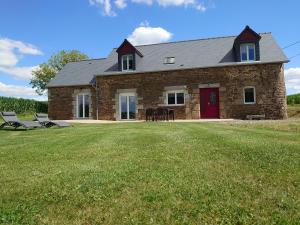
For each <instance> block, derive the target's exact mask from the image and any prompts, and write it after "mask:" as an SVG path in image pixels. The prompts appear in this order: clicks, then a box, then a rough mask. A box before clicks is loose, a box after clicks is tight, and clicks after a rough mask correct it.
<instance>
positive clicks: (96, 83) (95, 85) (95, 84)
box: [92, 76, 99, 120]
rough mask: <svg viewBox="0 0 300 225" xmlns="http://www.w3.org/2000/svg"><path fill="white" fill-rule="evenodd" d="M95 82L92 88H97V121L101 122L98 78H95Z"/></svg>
mask: <svg viewBox="0 0 300 225" xmlns="http://www.w3.org/2000/svg"><path fill="white" fill-rule="evenodd" d="M94 81H95V82H93V85H92V86H93V87H94V88H95V91H96V120H99V102H98V101H99V87H98V82H97V77H96V76H94Z"/></svg>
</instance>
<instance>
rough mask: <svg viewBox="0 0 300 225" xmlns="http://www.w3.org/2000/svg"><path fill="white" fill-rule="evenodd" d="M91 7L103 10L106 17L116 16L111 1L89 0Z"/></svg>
mask: <svg viewBox="0 0 300 225" xmlns="http://www.w3.org/2000/svg"><path fill="white" fill-rule="evenodd" d="M89 3H90V5H92V6H97V7H100V8H102V10H103V12H102V13H103V15H104V16H116V13H115V12H114V11H113V10H112V6H111V0H89Z"/></svg>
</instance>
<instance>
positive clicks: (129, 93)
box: [119, 92, 137, 121]
mask: <svg viewBox="0 0 300 225" xmlns="http://www.w3.org/2000/svg"><path fill="white" fill-rule="evenodd" d="M122 96H127V102H126V104H127V113H128V115H127V119H122V112H121V110H122V102H121V97H122ZM130 96H134V97H135V111H136V109H137V102H136V101H137V96H136V93H133V92H128V93H120V94H119V114H120V115H119V119H120V120H126V121H128V120H136V118H137V113H136V112H135V119H129V97H130Z"/></svg>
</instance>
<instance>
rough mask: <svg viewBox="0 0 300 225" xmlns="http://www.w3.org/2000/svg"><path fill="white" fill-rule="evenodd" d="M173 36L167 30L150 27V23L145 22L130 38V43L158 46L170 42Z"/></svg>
mask: <svg viewBox="0 0 300 225" xmlns="http://www.w3.org/2000/svg"><path fill="white" fill-rule="evenodd" d="M145 23H146V24H145ZM172 36H173V34H172V33H170V32H169V31H167V30H165V29H163V28H161V27H149V23H148V22H144V23H141V25H140V26H139V27H138V28H136V29H135V30H134V31H133V32H132V34H130V35H129V36H128V41H130V42H131V43H132V44H133V45H144V44H156V43H161V42H166V41H169V40H170V39H171V38H172Z"/></svg>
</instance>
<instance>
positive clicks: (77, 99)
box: [76, 93, 91, 119]
mask: <svg viewBox="0 0 300 225" xmlns="http://www.w3.org/2000/svg"><path fill="white" fill-rule="evenodd" d="M85 95H87V96H88V98H89V101H91V99H90V94H89V93H79V94H77V96H76V117H77V118H79V119H87V118H90V115H88V117H85V107H84V106H85V98H84V97H83V100H82V105H83V112H82V113H83V117H79V96H85ZM90 106H91V102H89V111H90V110H91V107H90Z"/></svg>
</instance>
